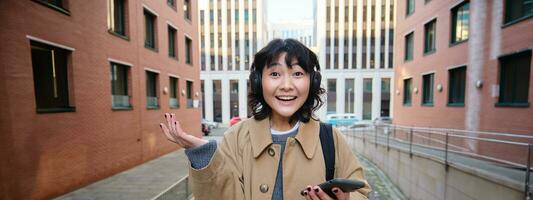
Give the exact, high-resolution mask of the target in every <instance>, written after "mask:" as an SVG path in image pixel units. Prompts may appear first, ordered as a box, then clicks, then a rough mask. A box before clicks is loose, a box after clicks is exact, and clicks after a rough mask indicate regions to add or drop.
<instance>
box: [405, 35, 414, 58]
mask: <svg viewBox="0 0 533 200" xmlns="http://www.w3.org/2000/svg"><path fill="white" fill-rule="evenodd" d="M413 35H414V33H413V32H411V33H409V34H407V35H406V36H405V54H404V55H405V56H404V60H405V61H410V60H413Z"/></svg>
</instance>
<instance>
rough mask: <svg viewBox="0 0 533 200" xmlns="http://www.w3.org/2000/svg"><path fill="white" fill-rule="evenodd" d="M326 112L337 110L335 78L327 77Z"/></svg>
mask: <svg viewBox="0 0 533 200" xmlns="http://www.w3.org/2000/svg"><path fill="white" fill-rule="evenodd" d="M327 87H328V92H327V112H329V113H335V112H337V79H328V82H327Z"/></svg>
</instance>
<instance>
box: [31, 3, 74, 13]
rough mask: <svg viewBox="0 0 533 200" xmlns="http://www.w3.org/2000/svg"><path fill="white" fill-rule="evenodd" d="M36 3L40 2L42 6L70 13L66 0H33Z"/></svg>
mask: <svg viewBox="0 0 533 200" xmlns="http://www.w3.org/2000/svg"><path fill="white" fill-rule="evenodd" d="M33 1H35V2H37V3H40V4H42V5H44V6H47V7H49V8H52V9H54V10H57V11H59V12H61V13H63V14H66V15H70V12H69V11H68V9H67V7H68V1H66V0H33Z"/></svg>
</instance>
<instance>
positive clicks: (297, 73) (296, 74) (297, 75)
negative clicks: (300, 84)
mask: <svg viewBox="0 0 533 200" xmlns="http://www.w3.org/2000/svg"><path fill="white" fill-rule="evenodd" d="M294 76H296V77H302V76H304V73H303V72H296V73H294Z"/></svg>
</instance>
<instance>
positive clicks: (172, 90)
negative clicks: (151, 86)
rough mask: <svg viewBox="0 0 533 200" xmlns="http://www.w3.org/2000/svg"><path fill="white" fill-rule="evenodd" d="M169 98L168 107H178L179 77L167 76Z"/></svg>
mask: <svg viewBox="0 0 533 200" xmlns="http://www.w3.org/2000/svg"><path fill="white" fill-rule="evenodd" d="M168 88H169V98H170V99H169V100H168V105H169V107H170V108H179V107H180V101H179V95H178V94H179V92H178V91H179V90H178V88H179V79H178V78H175V77H169V87H168Z"/></svg>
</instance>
